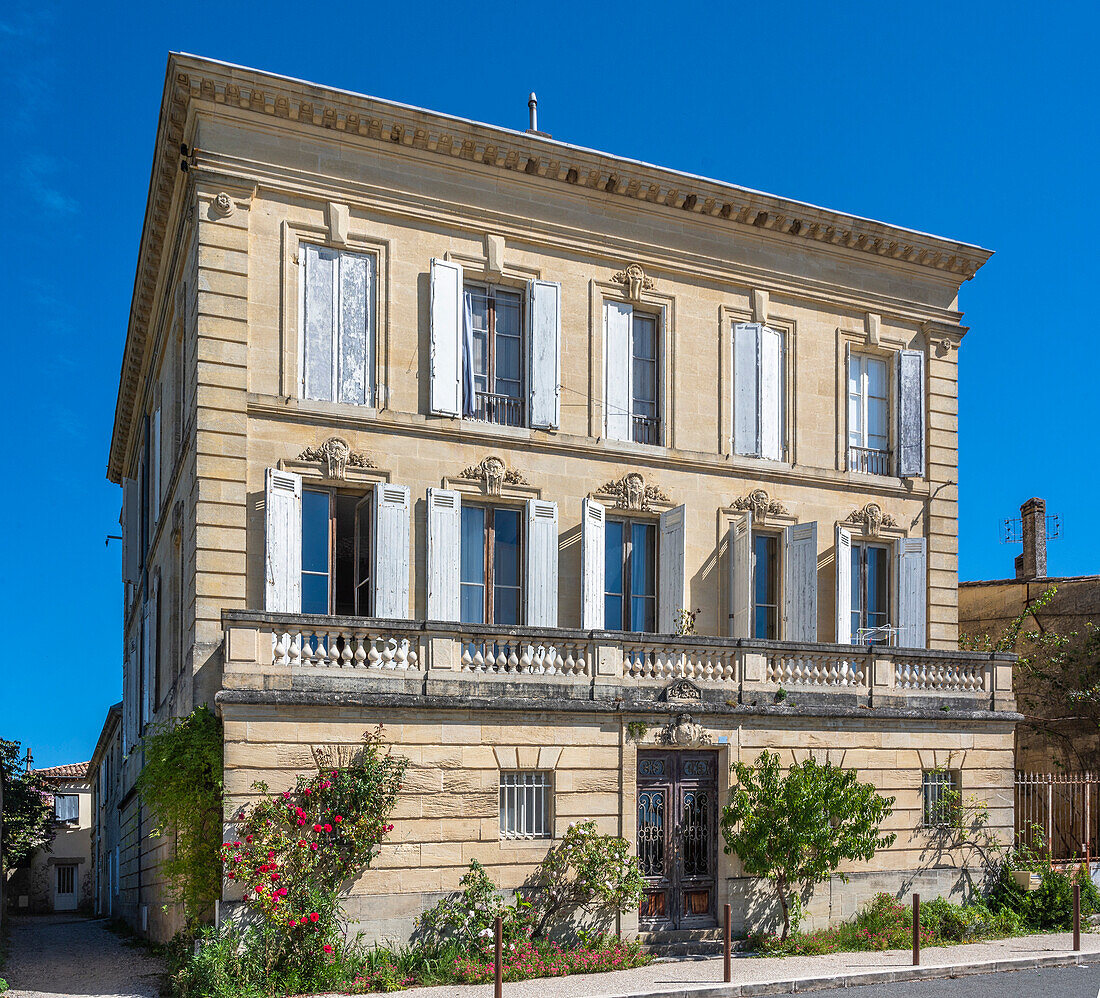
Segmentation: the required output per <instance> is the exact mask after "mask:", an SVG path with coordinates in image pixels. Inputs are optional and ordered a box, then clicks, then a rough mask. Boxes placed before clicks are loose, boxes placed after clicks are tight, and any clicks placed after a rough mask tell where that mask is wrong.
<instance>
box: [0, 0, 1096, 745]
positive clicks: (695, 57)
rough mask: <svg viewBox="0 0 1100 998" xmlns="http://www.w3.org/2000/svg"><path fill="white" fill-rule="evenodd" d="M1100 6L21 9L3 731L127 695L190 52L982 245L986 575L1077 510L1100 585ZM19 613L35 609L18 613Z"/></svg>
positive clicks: (972, 483)
mask: <svg viewBox="0 0 1100 998" xmlns="http://www.w3.org/2000/svg"><path fill="white" fill-rule="evenodd" d="M1098 29H1100V14H1098V13H1097V8H1096V7H1095V5H1089V4H1085V3H1081V4H1063V3H1046V4H1038V3H1036V4H1030V5H1021V4H1015V3H1004V2H1001V3H969V4H960V3H958V2H957V0H955V2H924V3H911V4H906V5H904V6H903V5H900V4H874V5H872V4H852V3H832V4H816V3H772V4H756V3H754V4H747V3H744V4H741V3H738V4H734V3H730V4H726V5H721V6H719V5H715V6H714V7H707V6H704V5H698V4H692V3H683V2H681V3H676V4H668V5H666V4H650V3H645V2H637V3H630V4H620V5H612V6H606V5H604V6H599V5H597V6H595V7H585V6H584V5H580V6H577V5H573V6H570V7H566V8H561V9H560V10H559V12H558V13H556V14H554V13H551V12H550V9H549V8H548V7H547V6H546V5H545V4H538V5H519V4H517V5H499V6H494V5H492V4H478V5H476V6H475V5H471V6H469V7H463V6H462V5H461V4H454V3H452V4H446V5H444V4H437V3H431V2H428V3H419V4H399V5H397V6H391V5H388V4H387V5H381V4H364V5H351V4H344V5H341V6H340V8H339V10H336V9H334V8H324V9H323V8H317V7H308V6H307V7H302V6H301V5H299V4H294V5H292V4H286V3H279V2H269V3H264V4H262V5H249V4H244V3H241V4H235V5H229V6H227V5H225V4H222V3H219V4H208V3H189V4H152V3H145V4H141V5H138V4H132V5H114V6H110V5H108V6H104V5H100V4H77V3H71V4H62V5H58V4H56V3H49V2H45V3H39V4H37V5H34V6H33V8H32V7H30V6H27V7H25V8H24V9H22V10H20V9H16V6H15V5H9V6H8V7H7V8H6V13H3V14H0V83H2V84H3V91H2V92H3V93H4V96H5V102H4V103H5V114H4V125H3V146H4V151H3V155H2V156H0V185H2V188H0V189H2V190H3V193H4V196H3V204H4V208H5V210H4V216H5V221H6V223H7V224H6V226H5V229H6V236H7V240H6V242H7V246H6V253H5V260H6V265H5V266H4V267H3V268H0V283H2V290H3V298H2V300H3V303H4V304H3V313H2V314H3V321H2V323H0V336H2V337H3V355H4V358H5V360H6V374H7V377H6V392H5V394H6V403H7V404H6V406H5V420H4V422H5V424H6V432H5V434H4V439H5V442H6V445H5V447H4V455H5V457H6V458H7V461H8V466H9V469H10V473H9V478H8V487H7V488H5V489H2V490H0V509H2V512H3V516H4V522H6V523H7V529H6V530H5V531H4V532H3V542H2V543H3V549H2V550H3V562H2V564H3V565H4V566H5V569H6V570H5V571H4V572H3V576H2V581H0V586H2V592H0V606H2V607H4V608H5V613H4V619H6V622H7V625H8V626H7V627H5V628H4V636H5V640H4V645H5V655H4V663H3V665H2V666H0V668H2V670H3V671H2V672H0V736H3V737H16V738H19V739H21V740H23V741H24V742H29V743H30V744H31V745H32V747H33V749H34V753H35V759H36V762H37V763H38V764H40V765H52V764H56V763H62V762H70V761H76V760H79V759H85V758H87V757H88V756H89V755H90V753H91V751H92V748H93V746H94V744H95V740H96V737H97V735H98V733H99V729H100V725H101V724H102V720H103V716H104V713H105V710H106V708H107V706H108V705H109V704H111V703H113V702H114V701H115V700H117V699H118V698H119V695H120V694H119V688H120V675H121V667H120V664H119V662H120V653H119V616H120V603H121V600H120V584H119V558H120V549H119V547H118V545H117V544H114V543H112V545H111V546H110V547H105V545H104V538H105V537H106V535H107V534H112V533H118V529H117V528H118V523H117V521H118V511H119V504H120V494H119V490H118V489H117V488H116V487H115V486H112V485H110V484H108V483H107V481H106V479H105V477H104V468H105V465H106V459H107V448H108V444H109V440H110V430H111V420H112V415H113V409H114V402H115V394H116V388H117V378H118V370H119V362H120V358H121V351H122V344H123V338H124V336H125V331H126V321H127V316H128V312H129V305H130V296H131V292H132V288H133V280H134V267H135V260H136V255H137V248H138V239H139V237H140V234H141V223H142V217H143V212H144V208H145V197H146V193H147V190H148V183H149V166H150V160H151V155H152V143H153V136H154V133H155V130H156V122H157V112H158V108H159V102H160V95H161V88H162V85H163V80H164V68H165V59H166V57H167V53H168V51H169V50H170V49H177V50H181V51H187V52H194V53H197V54H200V55H205V56H210V57H213V58H219V59H225V60H228V61H232V62H237V63H242V64H244V65H250V66H256V67H259V68H262V69H267V70H270V71H273V72H277V73H284V74H287V75H290V76H297V77H302V78H305V79H309V80H313V81H316V82H319V83H325V84H329V85H332V86H336V87H342V88H345V89H349V90H357V91H362V92H366V93H370V94H376V95H378V96H381V97H387V98H391V99H394V100H399V101H405V102H408V103H411V104H417V105H421V106H425V107H429V108H433V109H437V110H441V111H446V112H450V113H453V114H459V115H463V116H465V117H469V118H476V119H480V120H484V121H488V122H492V123H494V124H500V125H507V126H511V127H516V128H523V127H525V125H526V115H527V105H526V98H527V93H528V92H529V91H530V90H532V89H533V90H536V91H538V94H539V108H540V125H541V127H542V128H544V129H545V130H547V131H550V132H552V133H553V134H554V136H555V137H556V138H560V139H563V140H566V141H569V142H573V143H577V144H580V145H586V146H593V147H596V148H600V149H607V150H610V151H613V152H616V153H620V154H622V155H626V156H631V157H635V158H638V159H642V160H647V161H650V162H653V163H659V164H663V165H667V166H670V167H675V168H678V169H682V170H686V171H689V172H692V173H698V174H704V175H708V176H712V177H718V178H722V179H727V180H730V181H733V182H735V183H739V184H743V185H746V186H749V187H754V188H758V189H760V190H765V191H770V192H774V193H777V194H782V195H786V196H789V197H793V198H798V199H801V200H805V201H810V202H813V203H816V204H821V205H825V206H828V207H833V208H837V209H841V210H845V211H850V212H853V213H856V214H860V215H866V216H870V217H873V218H880V219H883V220H885V221H889V222H896V223H899V224H903V225H907V226H910V227H913V228H916V229H921V230H924V231H928V232H935V233H938V234H942V235H945V236H951V237H954V238H958V239H962V240H966V241H969V242H976V243H980V244H981V245H983V246H987V247H989V248H991V249H994V250H996V251H997V254H996V256H995V257H994V258H993V259H992V260H991V261H990V263H989V264H987V265H986V267H985V268H984V269H983V270H982V271H980V272H979V274H978V276H977V278H976V279H975V280H974V281H972V282H970V283H969V284H967V285H965V286H964V287H963V290H962V298H961V307H962V309H963V310H964V311H965V312H966V319H965V321H966V323H967V324H968V325H970V326H971V332H970V334H969V335H968V336H967V338H966V340H965V342H964V344H963V348H962V352H961V354H960V365H961V375H960V377H961V388H960V390H961V393H962V398H961V403H960V422H961V468H960V478H961V481H960V498H961V522H960V558H961V577H962V578H964V579H973V578H996V577H1004V576H1006V575H1010V574H1011V573H1012V560H1013V558H1014V556H1015V554H1016V553H1017V550H1018V549H1017V548H1015V547H1012V546H1008V545H1003V544H1001V543H1000V542H999V539H998V526H999V523H1000V521H1001V520H1002V519H1003V518H1004V517H1007V516H1011V515H1014V514H1015V512H1016V510H1017V508H1018V506H1019V504H1020V502H1021V501H1022V500H1024V499H1026V498H1027V497H1028V496H1031V495H1042V496H1045V497H1046V498H1047V500H1048V508H1049V510H1050V511H1051V512H1055V513H1059V514H1061V516H1062V522H1063V536H1062V538H1061V539H1059V540H1057V541H1055V542H1054V543H1053V544H1052V545H1051V548H1050V572H1051V574H1091V573H1096V572H1100V533H1098V531H1097V529H1096V524H1095V522H1094V517H1093V511H1094V508H1095V506H1096V496H1097V486H1098V481H1097V479H1098V475H1100V473H1098V471H1097V468H1098V467H1100V462H1098V460H1097V443H1096V431H1097V418H1096V412H1097V394H1098V385H1097V373H1098V364H1097V359H1096V358H1097V346H1096V335H1095V332H1094V325H1095V321H1094V316H1095V314H1096V292H1095V287H1096V280H1095V270H1096V266H1097V265H1096V259H1095V258H1096V253H1095V239H1096V235H1095V231H1094V230H1095V227H1096V218H1097V215H1098V209H1100V204H1098V195H1097V185H1096V174H1097V169H1096V162H1097V158H1098V154H1100V136H1098V127H1100V126H1098V124H1097V114H1096V102H1097V95H1098V87H1097V84H1096V80H1095V75H1094V73H1095V61H1096V60H1095V52H1094V40H1095V38H1096V36H1097V31H1098ZM16 625H18V626H16Z"/></svg>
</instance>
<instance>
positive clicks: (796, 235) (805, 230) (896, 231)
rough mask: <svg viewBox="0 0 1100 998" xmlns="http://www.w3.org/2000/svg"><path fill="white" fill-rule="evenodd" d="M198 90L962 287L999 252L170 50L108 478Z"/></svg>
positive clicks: (250, 107) (116, 466)
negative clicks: (862, 257) (882, 262)
mask: <svg viewBox="0 0 1100 998" xmlns="http://www.w3.org/2000/svg"><path fill="white" fill-rule="evenodd" d="M192 101H195V102H198V103H199V104H201V103H207V104H221V105H228V106H231V107H234V108H242V109H245V110H247V111H251V112H254V113H255V114H257V115H259V116H266V117H268V118H277V119H278V118H281V119H284V120H287V121H290V122H296V123H297V124H298V125H301V126H306V127H314V128H317V129H319V130H321V131H329V132H335V133H337V134H339V133H345V134H354V135H357V136H359V137H363V138H367V139H374V140H376V141H378V142H385V143H386V144H387V145H389V146H390V147H391V148H392V147H397V148H401V147H405V148H410V149H417V150H424V151H428V152H431V153H435V154H437V155H439V156H442V157H446V158H448V159H450V160H453V161H459V162H461V161H463V160H465V161H467V162H472V163H478V164H482V165H485V166H489V167H496V168H498V169H501V170H506V171H509V172H511V173H512V174H514V175H518V176H523V175H527V176H533V177H538V178H542V179H543V180H550V181H554V182H557V183H560V184H562V185H563V186H568V187H574V188H578V189H579V190H581V191H590V192H593V193H598V194H599V195H601V196H604V195H608V194H610V195H616V196H619V197H622V198H623V199H624V201H626V202H630V201H643V202H648V203H650V204H653V205H659V206H663V207H665V208H667V209H668V210H669V211H685V212H690V213H691V214H693V215H696V216H700V217H702V218H709V219H712V220H713V221H714V223H715V224H720V225H721V224H725V225H728V226H730V227H731V229H733V230H736V229H737V228H740V227H744V228H754V229H757V230H760V229H763V230H767V231H770V232H773V233H776V234H780V235H782V236H787V237H790V238H791V239H800V240H807V241H810V242H820V243H825V244H828V245H830V246H834V247H838V248H840V249H842V250H849V251H853V252H857V253H865V254H869V255H871V256H877V257H882V258H885V259H887V260H890V261H892V262H894V263H895V264H901V265H908V266H912V267H914V268H916V269H918V270H920V269H923V270H926V271H932V272H936V273H938V274H939V275H940V277H941V279H943V280H944V281H946V282H951V283H953V284H955V285H956V286H957V285H959V284H961V283H962V282H963V281H965V280H969V279H970V278H972V277H973V276H974V274H975V273H976V272H977V271H978V269H979V268H980V267H981V266H982V264H984V263H985V262H986V261H987V260H988V259H989V258H990V256H992V251H990V250H986V249H983V248H981V247H980V246H975V245H972V244H970V243H963V242H959V241H957V240H952V239H946V238H943V237H941V236H935V235H930V234H928V233H924V232H918V231H915V230H913V229H906V228H902V227H899V226H895V225H890V224H887V223H885V222H878V221H874V220H873V219H867V218H861V217H859V216H856V215H850V214H847V213H844V212H838V211H833V210H831V209H828V208H821V207H818V206H816V205H811V204H806V203H804V202H800V201H794V200H791V199H789V198H781V197H777V196H775V195H772V194H766V193H764V192H761V191H754V190H750V189H748V188H745V187H739V186H737V185H735V184H729V183H724V182H722V181H718V180H712V179H708V178H705V177H698V176H694V175H692V174H687V173H681V172H677V171H675V170H669V169H667V168H664V167H659V166H654V165H651V164H648V163H643V162H640V161H637V160H632V159H627V158H623V157H617V156H612V155H610V154H608V153H603V152H600V151H598V150H593V149H586V148H583V147H580V146H574V145H570V144H569V143H565V142H560V141H557V140H555V139H552V138H550V137H548V136H542V135H536V134H532V133H528V132H520V131H515V130H513V129H507V128H500V127H496V126H492V125H487V124H483V123H480V122H476V121H470V120H468V119H465V118H459V117H455V116H452V115H446V114H441V113H438V112H435V111H427V110H424V109H422V108H416V107H411V106H409V105H405V104H399V103H396V102H393V101H385V100H380V99H378V98H375V97H369V96H365V95H362V94H355V93H351V92H349V91H344V90H338V89H334V88H331V87H322V86H318V85H316V84H313V83H308V82H305V81H301V80H295V79H292V78H289V77H284V76H277V75H275V74H272V73H267V72H263V71H262V70H255V69H248V68H245V67H242V66H234V65H231V64H229V63H223V62H218V61H215V60H210V59H203V58H200V57H198V56H191V55H184V54H179V53H172V54H171V55H170V56H169V58H168V68H167V73H166V77H165V88H164V95H163V98H162V101H161V112H160V121H159V124H158V127H157V139H156V148H155V152H154V159H153V170H152V177H151V179H150V184H149V201H148V204H147V206H146V214H145V224H144V227H143V230H142V237H141V247H140V251H139V255H138V269H137V276H136V279H135V282H134V300H133V305H132V307H131V313H130V325H129V329H128V332H127V339H126V349H125V353H124V357H123V363H122V373H121V377H120V384H119V395H118V404H117V407H116V412H115V426H114V434H113V437H112V442H111V455H110V458H109V461H108V478H110V479H111V480H112V481H119V480H121V478H122V476H123V474H124V469H123V456H124V454H125V452H126V444H127V443H128V438H129V434H130V432H131V422H132V420H131V416H130V413H131V408H132V406H133V403H134V400H135V398H136V396H137V391H138V387H139V384H140V380H139V375H140V367H141V357H142V352H143V350H144V344H145V334H146V332H147V330H148V322H149V317H150V315H151V312H152V308H153V301H154V296H155V291H156V286H157V281H158V280H159V279H160V277H161V275H160V270H161V263H162V259H161V257H162V253H163V249H164V245H165V236H166V231H165V230H166V227H167V224H168V221H169V217H170V214H171V207H172V202H173V200H174V197H175V195H176V191H177V190H178V189H179V188H180V187H181V186H182V183H183V181H182V179H181V178H182V177H183V176H185V175H184V174H182V173H181V172H180V170H179V161H180V142H181V141H182V139H183V135H184V128H185V124H186V122H187V115H188V108H189V105H190V103H191V102H192Z"/></svg>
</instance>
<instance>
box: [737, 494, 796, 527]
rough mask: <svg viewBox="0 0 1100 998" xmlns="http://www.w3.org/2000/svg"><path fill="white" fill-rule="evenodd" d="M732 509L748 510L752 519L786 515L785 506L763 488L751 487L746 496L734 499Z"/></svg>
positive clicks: (757, 519)
mask: <svg viewBox="0 0 1100 998" xmlns="http://www.w3.org/2000/svg"><path fill="white" fill-rule="evenodd" d="M732 506H733V508H734V509H740V510H749V511H750V512H751V513H752V518H753V520H754V521H758V522H763V521H764V520H766V519H767V518H768V517H769V516H787V515H788V513H787V507H786V506H784V505H783V504H782V503H781V502H777V501H776V500H775V499H772V498H771V497H770V496H769V495H768V493H767V492H766V491H765V490H764V489H753V490H752V491H751V492H750V493H749V494H748V495H747V496H741V497H740V498H739V499H734V500H733V503H732Z"/></svg>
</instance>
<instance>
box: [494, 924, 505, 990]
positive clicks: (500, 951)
mask: <svg viewBox="0 0 1100 998" xmlns="http://www.w3.org/2000/svg"><path fill="white" fill-rule="evenodd" d="M493 931H494V934H495V935H496V950H497V957H496V972H495V974H494V975H493V998H502V996H503V995H504V970H503V969H502V967H501V964H502V963H503V962H504V919H502V918H501V917H500V915H497V920H496V925H495V926H494V927H493Z"/></svg>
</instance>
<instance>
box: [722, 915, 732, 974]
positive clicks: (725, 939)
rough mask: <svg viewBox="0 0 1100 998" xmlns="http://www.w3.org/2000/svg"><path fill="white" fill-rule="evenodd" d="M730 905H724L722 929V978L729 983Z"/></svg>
mask: <svg viewBox="0 0 1100 998" xmlns="http://www.w3.org/2000/svg"><path fill="white" fill-rule="evenodd" d="M730 949H731V943H730V906H729V905H728V904H727V905H726V907H725V922H724V926H723V929H722V980H723V981H725V982H726V983H727V984H729V982H730V980H731V974H730Z"/></svg>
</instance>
